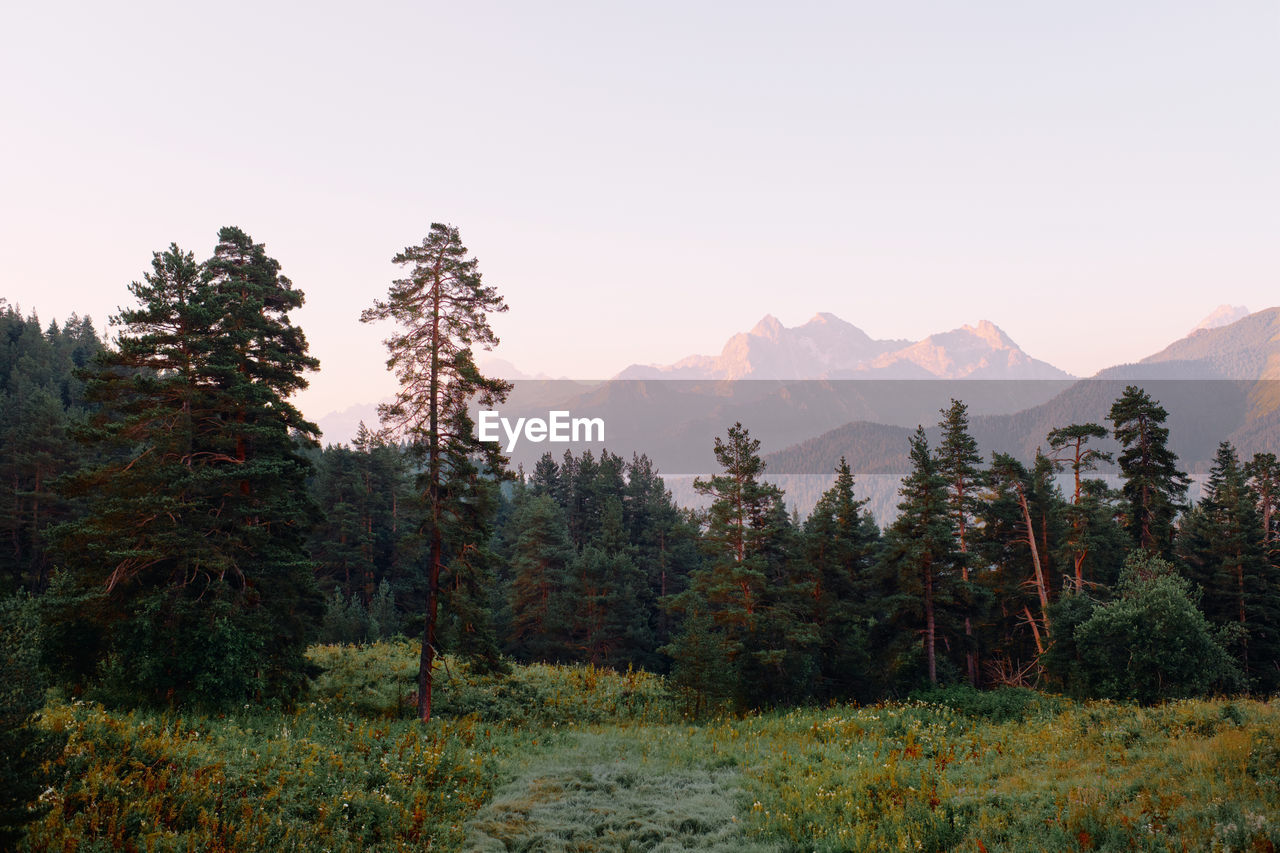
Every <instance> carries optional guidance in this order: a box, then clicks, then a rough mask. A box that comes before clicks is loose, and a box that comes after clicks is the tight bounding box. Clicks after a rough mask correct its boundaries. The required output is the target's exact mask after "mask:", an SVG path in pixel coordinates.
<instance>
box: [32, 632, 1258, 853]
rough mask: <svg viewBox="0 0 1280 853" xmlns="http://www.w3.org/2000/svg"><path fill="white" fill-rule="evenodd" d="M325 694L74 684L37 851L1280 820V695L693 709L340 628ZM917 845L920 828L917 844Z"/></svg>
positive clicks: (673, 699) (855, 839) (1109, 845)
mask: <svg viewBox="0 0 1280 853" xmlns="http://www.w3.org/2000/svg"><path fill="white" fill-rule="evenodd" d="M309 657H310V659H311V660H312V662H313V663H315V664H317V665H318V666H320V667H322V668H323V674H322V675H321V676H320V677H319V678H318V679H317V682H316V694H315V696H314V697H313V700H312V701H311V702H308V703H304V704H303V705H302V706H301V707H300V708H298V709H297V710H295V711H294V712H291V713H262V712H260V711H257V710H253V709H245V711H244V712H239V711H237V712H231V713H226V714H221V715H218V716H216V717H205V716H201V715H199V714H184V715H182V716H178V715H177V714H175V713H173V712H164V713H156V712H138V711H134V712H130V713H120V712H110V711H106V710H103V709H102V708H100V707H97V706H94V705H89V704H85V703H75V704H71V705H67V704H63V703H54V704H53V705H52V706H51V707H50V708H49V709H48V710H47V711H46V712H45V714H44V716H43V719H42V720H41V722H40V726H41V728H43V729H45V730H47V731H51V732H55V733H62V734H63V735H65V736H67V738H68V748H67V749H66V750H65V751H64V752H63V753H62V754H61V756H60V757H58V758H56V759H55V770H57V771H58V779H59V781H58V782H57V783H56V784H55V787H54V789H53V790H52V791H51V792H50V793H49V794H48V795H46V796H45V797H44V802H45V803H46V804H47V805H48V807H49V808H50V811H49V813H48V814H46V815H45V816H43V817H42V818H41V819H39V820H38V821H37V822H36V823H35V824H33V825H32V827H31V830H30V836H29V839H28V841H27V842H26V843H27V846H28V848H29V849H32V850H45V849H64V848H67V847H75V848H77V849H148V847H150V848H151V849H201V850H217V849H273V850H274V849H280V850H299V851H301V850H319V849H324V850H336V851H357V850H361V851H370V853H379V851H384V850H387V851H390V850H397V849H405V848H413V849H418V848H430V849H444V850H457V849H468V850H471V849H480V850H490V849H492V850H501V849H530V850H565V849H574V850H579V851H590V850H599V851H605V850H617V849H620V848H622V847H624V845H625V844H630V845H632V848H633V849H667V848H674V847H675V846H681V845H682V846H685V847H691V848H694V849H706V850H723V851H729V850H744V851H747V850H758V851H766V850H780V849H781V850H823V851H843V850H879V849H900V848H901V847H903V846H905V847H906V848H907V849H921V850H948V849H957V850H966V849H983V848H985V849H986V850H988V851H989V853H997V851H1008V853H1012V851H1022V850H1038V849H1052V850H1070V849H1079V848H1081V847H1083V848H1085V849H1117V850H1131V849H1132V850H1144V851H1164V850H1170V849H1174V850H1182V849H1190V850H1209V849H1227V847H1228V846H1230V847H1231V849H1261V850H1265V849H1269V847H1268V846H1267V845H1268V844H1272V845H1274V844H1275V843H1276V842H1277V841H1280V827H1278V826H1277V825H1276V823H1275V815H1276V814H1277V810H1280V788H1278V787H1277V782H1276V774H1275V767H1276V755H1277V750H1278V746H1277V745H1280V714H1278V712H1277V710H1276V709H1275V708H1274V707H1272V706H1270V705H1268V704H1265V703H1259V702H1254V701H1233V702H1223V701H1213V702H1208V701H1194V700H1188V701H1176V702H1168V703H1165V704H1162V705H1159V706H1155V707H1140V706H1135V705H1129V704H1118V703H1113V702H1093V703H1087V704H1078V703H1075V702H1072V701H1070V700H1066V699H1061V698H1057V697H1052V696H1045V695H1043V694H1038V693H1034V692H1032V691H1025V690H1002V691H993V692H989V693H983V692H979V691H975V690H972V689H971V688H968V687H952V688H947V689H943V690H939V691H937V692H934V693H931V694H929V695H928V697H927V700H926V701H921V700H920V699H916V700H913V701H910V702H904V703H896V702H895V703H881V704H877V705H874V706H870V707H854V706H847V705H837V706H829V707H823V708H805V709H795V710H790V711H785V712H770V713H764V714H749V715H746V716H737V715H724V716H719V717H716V718H714V719H709V720H704V721H700V722H695V721H692V720H690V719H688V718H686V717H685V716H684V715H682V714H681V712H680V709H681V705H682V703H681V701H680V699H679V697H678V695H676V694H673V693H672V691H671V690H669V689H668V687H667V686H666V684H665V682H664V681H663V680H662V679H661V678H659V677H655V676H652V675H647V674H644V673H636V672H630V673H615V672H611V671H609V670H601V669H597V668H594V667H587V666H548V665H542V664H538V665H533V666H528V667H517V668H515V670H514V671H513V673H512V675H511V677H509V678H495V677H494V676H492V675H488V674H482V673H477V672H475V671H473V670H472V669H471V668H470V667H469V666H468V665H466V664H464V663H462V662H460V661H457V660H450V661H449V664H448V669H446V670H444V671H443V672H442V673H441V675H440V678H439V679H438V682H439V684H438V687H439V694H438V704H437V711H438V713H437V714H436V715H435V718H434V719H433V720H432V721H431V722H430V723H429V724H427V725H425V726H424V725H423V724H421V723H420V722H418V721H417V720H415V719H406V718H411V717H413V716H415V715H414V713H413V708H412V701H411V700H408V699H407V697H406V696H405V694H406V693H408V692H411V691H412V690H413V688H414V683H415V670H416V667H417V661H418V648H417V646H416V644H414V643H411V642H408V641H396V642H391V643H373V644H369V645H365V646H359V647H354V646H317V647H313V648H312V649H311V650H310V652H309ZM917 845H918V846H917Z"/></svg>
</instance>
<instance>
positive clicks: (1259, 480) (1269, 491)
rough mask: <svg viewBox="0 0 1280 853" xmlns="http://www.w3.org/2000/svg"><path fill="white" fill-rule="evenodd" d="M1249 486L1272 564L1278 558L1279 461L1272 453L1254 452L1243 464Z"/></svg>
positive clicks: (1279, 556)
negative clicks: (1255, 499)
mask: <svg viewBox="0 0 1280 853" xmlns="http://www.w3.org/2000/svg"><path fill="white" fill-rule="evenodd" d="M1244 472H1245V474H1246V475H1247V476H1248V478H1249V488H1250V489H1252V490H1253V493H1254V495H1255V496H1256V497H1257V500H1258V515H1259V521H1260V522H1261V523H1262V541H1263V545H1264V547H1265V548H1266V549H1267V553H1268V559H1270V561H1271V562H1272V563H1273V564H1274V563H1276V562H1277V558H1280V553H1278V552H1280V512H1277V508H1278V507H1280V462H1277V461H1276V455H1275V454H1274V453H1255V454H1253V459H1251V460H1249V462H1247V463H1246V464H1245V466H1244Z"/></svg>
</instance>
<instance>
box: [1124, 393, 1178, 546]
mask: <svg viewBox="0 0 1280 853" xmlns="http://www.w3.org/2000/svg"><path fill="white" fill-rule="evenodd" d="M1167 417H1168V412H1166V411H1165V410H1164V408H1163V407H1161V406H1160V404H1159V403H1157V402H1156V401H1154V400H1152V399H1151V397H1150V396H1149V395H1148V394H1147V393H1146V392H1145V391H1143V390H1142V389H1141V388H1139V387H1137V386H1135V385H1129V386H1127V387H1126V388H1125V389H1124V393H1123V394H1121V395H1120V397H1119V399H1117V400H1116V401H1115V403H1114V404H1113V405H1112V407H1111V414H1110V415H1109V416H1108V418H1109V420H1110V421H1111V422H1112V425H1113V427H1114V434H1115V438H1116V441H1118V442H1120V445H1121V447H1122V448H1123V450H1121V452H1120V456H1119V457H1118V458H1117V460H1116V461H1117V462H1118V463H1119V465H1120V473H1121V475H1122V476H1123V477H1124V488H1123V490H1122V491H1123V493H1124V497H1125V501H1126V504H1127V510H1126V511H1127V514H1128V519H1127V522H1126V524H1125V527H1126V529H1127V530H1128V532H1129V535H1130V537H1132V539H1133V541H1134V542H1135V543H1136V544H1137V545H1138V546H1139V547H1141V548H1143V549H1144V550H1146V551H1148V552H1151V553H1155V554H1160V555H1163V556H1165V557H1169V556H1170V555H1171V553H1172V548H1173V536H1174V525H1173V522H1174V519H1175V518H1176V517H1177V515H1178V512H1179V511H1180V510H1181V509H1182V501H1183V498H1184V497H1185V496H1186V493H1187V485H1188V480H1187V476H1186V475H1185V474H1184V473H1182V472H1181V471H1180V470H1178V465H1177V463H1178V457H1177V456H1176V455H1175V454H1174V453H1173V451H1171V450H1170V449H1169V430H1168V428H1167V427H1165V426H1164V422H1165V419H1166V418H1167Z"/></svg>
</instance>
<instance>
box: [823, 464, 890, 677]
mask: <svg viewBox="0 0 1280 853" xmlns="http://www.w3.org/2000/svg"><path fill="white" fill-rule="evenodd" d="M853 487H854V482H853V473H852V472H851V471H850V470H849V464H848V463H847V462H846V461H845V459H844V457H841V458H840V464H839V465H838V466H837V467H836V481H835V483H834V484H833V485H832V487H831V488H830V489H828V490H827V491H826V492H825V493H823V495H822V497H820V498H819V499H818V503H817V504H816V505H815V506H814V508H813V512H812V513H810V514H809V517H808V519H806V521H805V525H804V545H805V551H806V555H805V556H806V559H807V560H808V563H809V566H810V567H811V570H812V573H813V579H814V582H813V599H814V605H813V612H814V618H815V621H816V622H817V625H818V629H819V632H820V635H819V640H818V646H817V647H818V673H819V678H820V680H821V685H820V689H819V691H818V692H819V694H820V695H822V696H824V697H827V698H858V699H866V698H868V696H869V692H868V684H867V674H868V673H867V668H868V666H869V656H868V648H867V623H868V620H869V619H870V618H871V617H872V615H873V612H872V611H873V608H872V607H869V606H868V605H869V604H870V602H869V601H868V598H869V596H870V594H871V592H872V589H873V587H872V584H873V579H872V577H871V574H872V571H873V569H874V566H875V561H876V557H877V549H878V547H879V541H880V529H879V528H878V527H877V526H876V523H875V520H874V519H873V518H872V517H871V513H870V512H868V511H867V510H866V505H867V501H866V500H865V499H863V500H857V499H855V498H854V493H853Z"/></svg>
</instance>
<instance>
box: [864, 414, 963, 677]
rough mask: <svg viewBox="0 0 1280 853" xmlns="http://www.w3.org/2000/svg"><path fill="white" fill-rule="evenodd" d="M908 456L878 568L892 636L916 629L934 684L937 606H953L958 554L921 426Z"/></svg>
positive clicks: (942, 489)
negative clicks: (887, 591)
mask: <svg viewBox="0 0 1280 853" xmlns="http://www.w3.org/2000/svg"><path fill="white" fill-rule="evenodd" d="M910 458H911V472H910V473H909V474H908V475H907V477H906V478H905V479H903V481H902V487H901V489H900V490H899V495H901V497H902V500H901V502H899V504H898V517H897V518H896V519H895V520H894V522H893V523H892V524H891V525H890V526H889V529H888V530H887V531H886V533H885V542H884V548H883V551H882V558H881V564H880V569H879V571H881V572H883V573H884V574H885V575H886V577H887V578H888V579H889V581H890V583H891V585H892V589H893V593H892V596H891V598H889V600H887V601H886V602H885V604H886V606H887V608H888V609H889V619H890V622H889V625H891V626H892V628H893V629H894V631H895V633H896V635H897V636H896V638H895V639H896V640H897V642H899V643H901V642H902V641H904V640H906V639H907V638H908V637H914V636H915V635H916V634H917V633H919V635H920V636H921V637H922V646H923V651H924V657H925V671H926V674H927V677H928V679H929V682H930V683H931V684H937V683H938V662H937V650H938V633H939V632H938V623H939V618H938V617H939V610H940V609H943V608H944V607H950V606H952V605H953V604H954V601H955V597H956V594H957V591H958V590H957V585H958V582H959V580H960V579H959V577H958V575H959V571H958V563H959V558H958V557H957V552H956V533H955V525H954V524H953V522H952V520H951V515H950V514H949V512H948V506H947V484H946V480H945V479H944V478H943V476H942V474H941V473H939V471H938V467H937V462H936V461H935V459H934V457H933V455H932V454H931V453H930V452H929V440H928V438H927V437H926V436H925V432H924V427H918V428H917V429H916V432H915V435H913V436H912V438H911V452H910Z"/></svg>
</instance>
